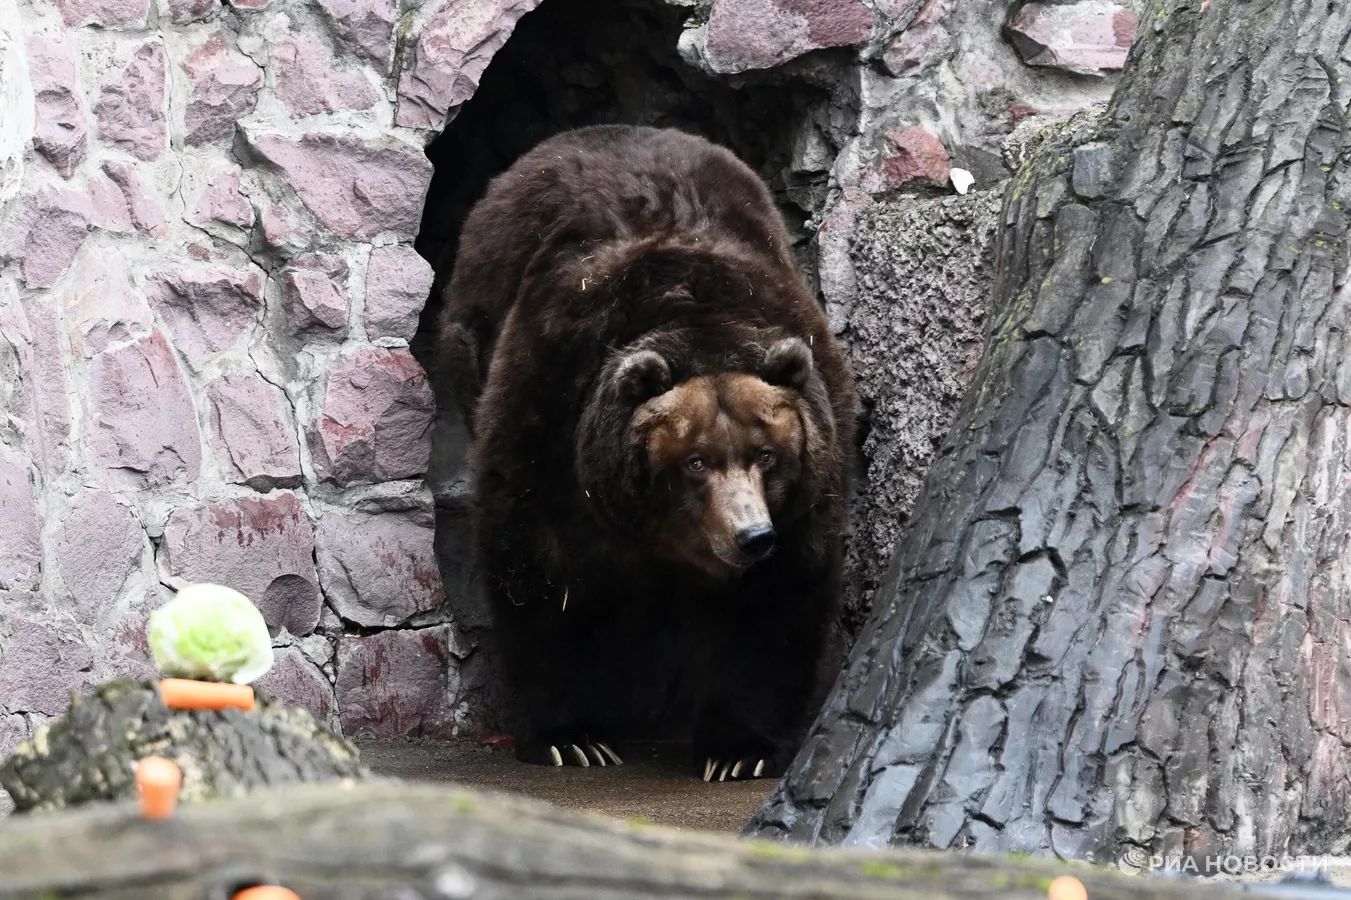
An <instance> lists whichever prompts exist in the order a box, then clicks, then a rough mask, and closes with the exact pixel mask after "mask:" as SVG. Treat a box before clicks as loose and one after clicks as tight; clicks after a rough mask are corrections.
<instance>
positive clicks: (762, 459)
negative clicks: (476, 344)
mask: <svg viewBox="0 0 1351 900" xmlns="http://www.w3.org/2000/svg"><path fill="white" fill-rule="evenodd" d="M778 458H779V457H778V456H777V455H775V453H774V451H773V450H770V449H769V448H768V447H766V448H765V449H763V450H761V451H760V452H759V453H757V454H756V455H755V464H756V465H757V466H759V467H760V468H762V469H771V468H773V467H774V463H775V462H776V461H778Z"/></svg>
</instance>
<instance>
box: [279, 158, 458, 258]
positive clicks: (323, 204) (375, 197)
mask: <svg viewBox="0 0 1351 900" xmlns="http://www.w3.org/2000/svg"><path fill="white" fill-rule="evenodd" d="M253 146H254V149H255V150H257V151H258V153H259V154H261V155H262V156H263V157H264V158H265V159H267V160H268V161H269V162H270V163H272V164H273V165H274V166H276V167H277V169H278V170H279V171H280V172H281V174H282V176H283V177H284V178H285V179H286V180H287V182H288V183H289V184H290V185H291V187H292V189H294V190H295V192H296V194H297V195H298V196H299V197H300V199H301V201H302V202H303V203H304V204H305V206H306V207H307V208H308V209H309V210H310V212H312V213H313V214H314V215H315V217H316V218H317V219H318V220H319V221H320V222H322V223H323V224H324V225H325V226H327V227H328V228H330V229H332V230H333V231H335V232H337V233H338V234H339V235H342V236H343V237H349V238H359V239H362V240H367V239H369V238H372V237H374V236H375V235H377V234H380V233H381V232H385V231H391V232H394V233H395V234H396V235H399V236H401V237H405V238H407V239H410V240H411V239H412V238H413V237H414V236H416V235H417V232H418V227H419V225H420V224H421V220H422V203H423V200H424V199H425V197H426V194H427V187H428V185H429V184H431V176H432V165H431V162H429V161H428V159H427V157H426V155H425V154H424V153H423V152H422V151H421V150H419V149H417V148H415V147H413V146H412V145H410V144H405V143H403V142H402V141H398V140H395V139H393V138H380V139H376V140H363V139H361V138H357V137H353V136H350V135H332V134H306V135H304V136H303V137H301V139H300V140H299V141H294V140H291V139H289V138H287V137H284V136H282V135H278V134H265V135H260V136H257V137H256V138H255V139H254V143H253Z"/></svg>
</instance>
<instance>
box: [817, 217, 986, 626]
mask: <svg viewBox="0 0 1351 900" xmlns="http://www.w3.org/2000/svg"><path fill="white" fill-rule="evenodd" d="M1001 196H1002V191H991V192H980V193H972V194H968V195H967V196H965V197H952V198H945V199H941V200H917V199H905V200H899V201H894V202H887V203H878V204H876V205H874V206H872V207H870V208H868V209H867V210H865V211H864V212H863V214H862V215H861V216H860V217H859V220H858V224H857V229H858V230H857V231H856V232H855V235H854V239H853V245H852V247H851V251H850V261H851V264H852V267H853V269H854V272H855V277H856V278H857V283H858V297H857V300H856V301H855V305H854V307H853V311H852V314H851V315H850V317H849V324H848V327H847V329H846V330H845V333H844V335H843V339H844V341H845V345H846V348H847V353H848V357H849V361H850V363H851V364H852V365H853V369H854V372H855V373H857V375H858V380H857V384H858V391H859V400H860V402H861V403H863V404H864V406H865V407H867V408H868V410H869V413H870V415H869V428H868V433H867V438H866V439H865V441H864V444H863V455H864V459H865V466H866V468H865V473H866V474H865V479H864V481H863V483H862V484H861V485H859V489H858V495H857V496H856V498H855V501H854V508H853V513H852V518H851V524H850V532H849V542H848V550H847V556H846V561H845V584H846V589H845V590H846V594H845V596H846V601H847V604H848V606H847V610H846V615H847V617H848V618H847V624H848V626H849V627H850V628H851V630H856V629H857V628H858V627H859V626H861V624H862V619H863V617H864V615H865V613H866V610H867V609H868V608H869V605H870V604H871V601H872V593H873V591H874V590H875V589H876V588H877V584H878V581H880V580H881V577H882V574H883V572H884V571H885V570H886V566H887V562H888V561H889V560H890V558H891V550H892V547H893V546H894V545H895V542H896V538H897V536H898V535H899V534H900V532H901V531H902V529H904V527H905V523H906V521H907V519H908V517H909V514H910V509H911V506H912V505H913V504H914V502H915V497H916V496H917V495H918V494H919V490H920V487H921V486H922V485H923V482H924V476H925V474H926V473H927V472H928V470H929V464H930V463H931V462H932V460H933V455H934V452H935V450H936V449H937V448H938V446H939V444H940V443H941V442H942V440H943V438H944V437H945V436H946V435H947V432H948V427H949V426H950V425H951V424H952V420H953V418H954V417H955V416H956V413H957V407H958V405H959V404H960V403H961V400H962V397H963V396H964V395H965V393H966V385H967V382H968V380H969V379H970V376H971V374H972V372H973V371H974V370H975V367H976V363H977V362H979V360H980V354H981V350H982V349H983V348H984V346H985V317H986V311H987V310H988V308H989V303H990V300H991V291H992V289H993V287H994V241H995V237H996V235H997V232H998V229H997V227H996V226H997V224H998V219H999V208H1000V199H1001Z"/></svg>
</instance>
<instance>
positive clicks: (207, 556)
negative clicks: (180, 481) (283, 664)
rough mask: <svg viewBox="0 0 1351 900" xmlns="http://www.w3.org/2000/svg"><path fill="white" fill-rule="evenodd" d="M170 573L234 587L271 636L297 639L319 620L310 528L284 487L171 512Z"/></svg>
mask: <svg viewBox="0 0 1351 900" xmlns="http://www.w3.org/2000/svg"><path fill="white" fill-rule="evenodd" d="M164 553H165V556H166V559H167V561H168V567H169V573H170V574H171V575H173V576H174V577H175V578H181V579H184V580H185V581H189V582H201V581H206V582H211V583H214V584H223V585H225V586H226V587H230V588H234V589H235V590H237V591H239V592H240V593H241V594H243V595H244V596H246V597H248V598H249V599H250V600H252V601H253V603H254V605H256V606H257V607H258V608H259V609H260V610H262V613H263V618H264V619H265V620H267V624H268V627H270V628H271V629H272V630H273V631H274V633H275V632H276V631H277V630H278V629H281V628H285V629H286V630H287V631H289V632H290V633H291V634H294V635H297V636H302V635H306V634H309V633H310V632H312V631H314V629H315V626H316V625H318V624H319V612H320V608H321V606H322V599H321V598H320V596H319V578H318V576H317V575H316V574H315V570H314V531H313V529H312V528H311V526H310V520H309V516H308V515H306V513H305V510H304V507H302V506H301V503H300V499H299V498H298V497H297V496H296V495H295V494H293V493H290V492H289V491H281V492H277V493H273V494H268V495H267V496H264V497H258V498H249V497H245V498H241V499H238V500H221V501H220V502H218V503H213V504H212V505H210V506H208V507H198V508H195V509H176V510H174V511H173V513H172V514H170V516H169V522H168V524H167V525H166V526H165V529H164Z"/></svg>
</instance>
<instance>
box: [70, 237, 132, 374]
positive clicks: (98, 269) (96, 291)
mask: <svg viewBox="0 0 1351 900" xmlns="http://www.w3.org/2000/svg"><path fill="white" fill-rule="evenodd" d="M65 306H66V324H67V330H68V333H69V338H70V349H71V352H73V353H77V354H79V355H80V356H83V357H86V358H89V357H93V356H94V355H96V354H98V353H102V352H103V351H104V350H106V349H107V348H108V347H109V346H110V345H112V344H115V343H120V342H122V341H128V340H131V339H132V338H135V337H139V336H141V335H148V334H149V333H150V330H151V328H152V326H153V323H152V316H151V314H150V307H149V306H148V305H146V302H145V299H144V298H143V297H141V295H140V294H139V293H137V292H136V289H135V288H134V287H132V284H131V279H130V278H128V277H127V271H126V261H125V260H124V259H123V256H122V254H121V253H119V252H118V251H117V250H115V249H110V248H104V247H98V246H93V245H91V246H90V247H88V248H86V249H85V250H84V252H82V253H81V254H80V256H79V261H78V263H77V264H76V267H75V277H74V279H73V280H72V284H71V287H70V290H69V291H67V292H66V293H65Z"/></svg>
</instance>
